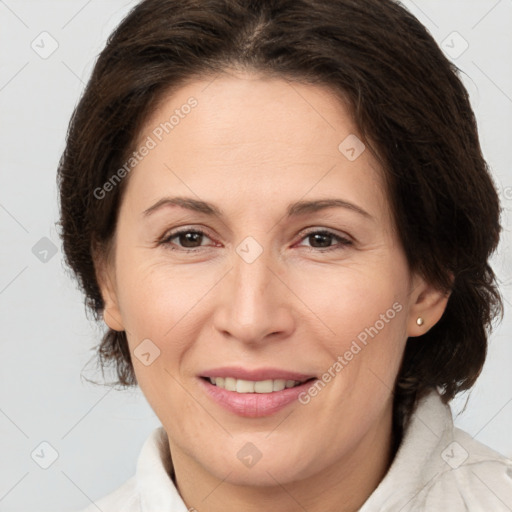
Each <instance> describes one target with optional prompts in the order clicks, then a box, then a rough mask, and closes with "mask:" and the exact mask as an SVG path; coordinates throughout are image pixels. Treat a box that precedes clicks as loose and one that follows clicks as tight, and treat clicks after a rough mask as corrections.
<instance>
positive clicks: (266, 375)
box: [201, 366, 315, 381]
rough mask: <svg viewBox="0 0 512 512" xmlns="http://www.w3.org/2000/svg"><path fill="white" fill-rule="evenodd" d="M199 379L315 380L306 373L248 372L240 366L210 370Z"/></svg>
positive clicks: (275, 370)
mask: <svg viewBox="0 0 512 512" xmlns="http://www.w3.org/2000/svg"><path fill="white" fill-rule="evenodd" d="M201 377H233V378H235V379H241V380H252V381H261V380H277V379H283V380H296V381H305V380H308V379H311V378H315V376H314V375H310V374H306V373H297V372H291V371H288V370H282V369H280V368H258V369H253V370H249V369H246V368H242V367H241V366H224V367H222V368H212V369H211V370H205V371H204V372H202V373H201Z"/></svg>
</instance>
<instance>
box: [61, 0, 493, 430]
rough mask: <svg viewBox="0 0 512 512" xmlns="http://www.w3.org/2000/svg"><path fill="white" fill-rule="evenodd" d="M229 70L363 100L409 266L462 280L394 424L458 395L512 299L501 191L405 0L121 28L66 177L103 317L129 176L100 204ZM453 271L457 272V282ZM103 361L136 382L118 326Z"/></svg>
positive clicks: (403, 372)
mask: <svg viewBox="0 0 512 512" xmlns="http://www.w3.org/2000/svg"><path fill="white" fill-rule="evenodd" d="M228 68H238V69H248V70H254V71H258V72H261V73H264V74H267V75H272V76H276V77H282V78H286V79H289V80H297V81H302V82H305V83H313V84H315V83H317V84H322V85H327V86H329V87H330V88H331V90H333V91H334V92H335V93H337V94H338V95H339V97H340V100H342V101H344V102H345V103H346V104H347V105H348V106H349V107H350V109H351V111H352V112H353V115H354V119H355V121H356V123H357V125H358V128H359V130H360V134H361V137H362V138H363V140H364V141H365V143H366V144H367V145H368V146H369V147H371V148H372V151H374V153H375V154H376V155H378V157H379V159H380V161H381V163H382V165H383V168H384V170H385V179H386V183H387V186H388V196H389V200H390V204H391V208H392V211H393V214H394V218H395V222H396V226H397V230H398V233H399V236H400V238H401V241H402V243H403V246H404V249H405V251H406V255H407V259H408V262H409V265H410V268H411V270H412V271H416V272H418V273H419V274H421V275H422V276H424V277H425V278H426V279H427V280H428V281H429V282H431V283H432V284H434V285H435V286H437V287H439V288H440V289H442V290H446V291H448V290H451V296H450V299H449V301H448V304H447V308H446V310H445V313H444V315H443V317H442V318H441V320H440V321H439V322H438V323H437V324H436V325H435V326H434V327H433V328H432V329H430V330H429V331H428V332H427V333H426V334H424V335H423V336H421V337H418V338H411V339H409V340H408V342H407V346H406V350H405V354H404V358H403V363H402V366H401V369H400V372H399V375H398V378H397V383H396V387H395V390H394V391H395V408H394V412H395V427H397V428H398V429H401V427H402V426H403V425H404V424H405V423H404V420H406V419H407V418H408V417H409V416H410V413H411V412H412V411H413V409H414V407H415V405H416V403H417V401H418V400H419V398H421V397H422V396H424V395H425V394H426V393H427V391H429V390H430V389H432V388H433V387H438V388H439V389H440V390H442V393H443V397H444V400H445V401H448V400H450V399H451V398H453V396H454V395H455V394H456V393H457V392H459V391H461V390H465V389H468V388H470V387H471V386H472V385H473V384H474V382H475V380H476V378H477V377H478V375H479V374H480V371H481V369H482V366H483V363H484V360H485V356H486V350H487V336H488V332H489V329H490V327H491V323H492V320H493V319H494V318H495V317H496V316H497V315H498V314H499V313H502V302H501V297H500V294H499V292H498V289H497V286H496V282H495V276H494V273H493V271H492V269H491V267H490V266H489V264H488V259H489V257H490V255H491V254H492V253H493V251H494V250H495V249H496V247H497V244H498V240H499V233H500V225H499V215H500V207H499V200H498V195H497V193H496V190H495V187H494V184H493V182H492V179H491V177H490V173H489V170H488V167H487V164H486V162H485V161H484V159H483V157H482V153H481V149H480V144H479V140H478V133H477V126H476V122H475V118H474V114H473V111H472V109H471V105H470V102H469V97H468V94H467V91H466V90H465V88H464V86H463V84H462V83H461V81H460V79H459V77H458V69H457V68H456V67H455V66H454V65H453V64H452V63H451V62H450V61H449V60H448V59H447V58H446V57H445V56H444V55H443V53H442V52H441V50H440V49H439V47H438V46H437V44H436V43H435V41H434V39H433V38H432V37H431V36H430V34H429V33H428V32H427V30H426V29H425V27H423V26H422V25H421V23H420V22H419V21H418V20H417V19H416V18H414V16H412V15H411V14H410V13H409V12H408V11H407V10H405V8H403V7H402V6H401V5H399V4H398V3H395V2H394V1H392V0H179V1H178V0H145V1H143V2H141V3H140V4H139V5H137V6H136V7H135V8H134V9H133V10H132V11H131V12H130V13H129V14H128V16H127V17H126V18H125V19H124V21H123V22H122V23H121V24H120V25H119V27H118V28H117V29H116V30H115V32H114V33H113V34H112V35H111V36H110V37H109V39H108V42H107V45H106V47H105V49H104V50H103V51H102V53H101V54H100V56H99V58H98V61H97V63H96V65H95V68H94V71H93V73H92V76H91V78H90V80H89V82H88V84H87V87H86V90H85V92H84V94H83V97H82V98H81V100H80V102H79V104H78V106H77V107H76V109H75V111H74V113H73V116H72V119H71V121H70V125H69V131H68V136H67V145H66V148H65V151H64V153H63V155H62V158H61V161H60V165H59V171H58V178H59V186H60V200H61V228H62V230H61V236H62V239H63V246H64V253H65V257H66V261H67V263H68V265H69V266H70V267H71V268H72V269H73V271H74V272H75V274H76V276H77V278H78V280H79V283H80V285H81V287H82V289H83V291H84V292H85V295H86V303H87V305H88V306H89V307H90V308H91V310H92V311H93V312H94V314H95V317H96V319H99V318H100V317H101V313H102V310H103V307H104V303H103V300H102V296H101V294H100V290H99V287H98V282H97V279H96V275H95V265H94V254H93V247H94V246H96V245H98V246H99V247H103V248H106V249H105V250H107V249H108V245H109V242H110V241H111V240H112V236H113V234H114V232H115V227H116V219H117V212H118V210H119V205H120V201H121V198H122V194H123V190H124V188H125V185H126V181H127V179H128V177H126V178H124V179H123V180H122V181H121V182H120V183H119V185H118V186H116V187H113V189H112V190H111V191H110V192H108V194H105V197H103V198H101V199H97V198H96V197H97V194H96V193H95V191H97V190H98V189H99V188H101V187H102V186H103V184H104V183H105V182H107V181H108V180H109V179H111V178H112V176H113V175H114V174H115V173H116V171H117V170H118V169H119V168H120V167H121V166H122V165H123V162H125V160H126V157H127V155H129V154H130V152H131V151H133V149H134V144H135V143H136V141H137V137H138V135H139V133H140V129H141V127H142V125H143V123H144V122H145V120H147V118H148V116H149V115H150V113H151V112H152V110H153V109H154V108H155V106H156V104H157V102H158V101H159V100H161V99H162V98H163V96H164V94H167V93H168V92H169V91H172V90H175V89H176V88H178V87H180V85H183V84H184V83H185V82H186V81H190V80H193V79H195V78H199V77H204V76H206V75H213V74H215V73H222V72H223V71H225V70H226V69H228ZM452 278H453V281H452ZM99 361H100V362H101V364H102V368H103V367H105V366H108V365H109V364H112V363H113V364H114V367H115V369H116V371H117V384H119V385H122V386H129V385H133V384H136V379H135V375H134V371H133V366H132V362H131V357H130V352H129V349H128V343H127V339H126V333H124V332H116V331H112V330H108V331H107V332H106V333H105V335H104V337H103V340H102V342H101V344H100V345H99Z"/></svg>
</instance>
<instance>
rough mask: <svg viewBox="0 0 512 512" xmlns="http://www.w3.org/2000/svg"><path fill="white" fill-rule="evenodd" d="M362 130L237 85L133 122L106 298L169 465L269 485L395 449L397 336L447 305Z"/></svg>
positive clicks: (280, 85)
mask: <svg viewBox="0 0 512 512" xmlns="http://www.w3.org/2000/svg"><path fill="white" fill-rule="evenodd" d="M173 116H174V117H173ZM356 133H357V130H356V127H355V125H354V124H353V122H352V120H351V117H350V115H349V113H348V111H347V110H346V109H345V108H344V107H343V105H342V104H341V103H340V102H338V101H337V100H336V99H335V97H334V96H333V95H332V94H330V92H329V91H328V90H327V89H325V88H321V87H319V86H313V85H305V84H298V83H288V82H287V81H285V80H281V79H264V78H261V77H258V76H256V75H249V74H240V75H236V76H235V75H228V74H226V75H223V76H219V77H217V78H216V79H215V80H213V81H197V82H194V83H191V84H189V85H187V86H184V87H183V88H182V89H180V90H179V91H178V92H176V93H174V94H173V95H172V96H171V97H169V98H167V99H166V100H165V101H164V102H163V103H162V104H161V106H160V107H159V108H158V110H156V111H155V112H154V113H153V115H152V116H151V118H150V119H149V120H148V122H147V124H146V125H145V128H144V130H143V132H142V133H141V136H140V139H139V142H138V145H137V147H136V150H137V155H134V158H135V159H136V160H133V161H132V162H131V164H134V163H136V166H135V167H134V169H133V170H131V171H130V175H129V181H128V183H127V188H126V190H125V193H124V196H123V202H122V205H121V209H120V215H119V222H118V225H117V231H116V237H115V245H114V247H113V251H114V253H113V255H114V258H113V266H112V267H109V269H108V270H109V271H108V272H107V273H106V274H105V275H107V276H109V279H103V278H102V290H103V294H104V297H106V304H107V305H106V310H105V320H106V322H107V323H108V324H109V325H110V326H111V327H112V328H114V329H124V330H126V332H127V336H128V341H129V345H130V350H131V353H132V360H133V364H134V368H135V373H136V376H137V380H138V382H139V385H140V387H141V389H142V391H143V392H144V394H145V396H146V397H147V399H148V401H149V403H150V405H151V406H152V408H153V409H154V411H155V412H156V414H157V415H158V417H159V419H160V420H161V422H162V424H163V426H164V428H165V430H166V431H167V433H168V435H169V439H170V443H171V453H172V455H173V458H174V459H175V460H176V461H181V462H183V463H184V461H188V462H187V464H189V467H196V468H200V469H201V470H204V471H206V472H207V473H209V474H211V475H213V476H214V477H216V478H218V479H224V478H226V475H227V474H228V473H229V476H228V477H227V480H228V481H231V482H233V483H238V484H251V485H275V484H276V480H278V481H279V482H280V483H282V484H284V483H286V482H291V481H295V480H299V479H302V478H306V477H308V476H311V475H314V474H317V473H319V472H322V471H325V470H327V469H328V468H330V467H335V465H337V464H338V463H340V462H341V461H345V462H347V464H348V465H347V466H346V467H350V465H351V464H350V462H352V463H354V464H355V463H358V464H359V463H360V462H361V460H363V459H364V457H366V460H371V457H372V453H374V452H375V450H376V449H377V447H382V446H383V445H389V441H390V432H391V411H392V390H393V386H394V382H395V377H396V375H397V373H398V370H399V365H400V361H401V356H402V353H403V350H404V346H405V343H406V340H407V337H408V336H417V335H420V334H423V333H424V332H425V330H426V328H428V327H430V326H431V325H432V324H433V323H435V321H437V319H438V318H439V317H440V315H441V314H442V310H443V309H444V302H443V300H442V299H440V298H439V297H438V296H437V295H435V293H436V292H434V291H432V290H431V289H430V288H429V287H428V286H427V284H426V283H425V282H424V281H423V280H421V279H420V278H419V277H417V276H415V275H411V274H410V273H409V269H408V265H407V261H406V258H405V255H404V252H403V249H402V247H401V245H400V243H399V239H398V236H397V233H396V232H395V230H394V227H393V222H392V218H391V214H390V207H389V202H388V199H387V197H386V193H385V188H384V182H383V177H382V171H381V169H380V168H379V165H378V163H377V161H376V160H375V159H374V158H373V157H372V155H371V154H370V151H369V149H365V148H364V146H363V145H362V143H361V142H360V141H359V139H357V137H356V135H355V134H356ZM143 146H144V147H145V148H146V149H145V150H144V149H141V148H142V147H143ZM127 168H129V167H127ZM125 179H127V178H125ZM177 198H178V199H179V201H177V200H176V199H177ZM99 200H100V199H99ZM328 202H332V203H334V202H336V204H332V203H328ZM329 204H330V206H328V207H325V206H326V205H329ZM178 230H179V231H180V232H181V234H177V231H178ZM436 308H437V309H436ZM418 316H422V317H423V318H424V319H425V325H424V326H423V327H419V326H417V325H416V319H417V317H418ZM210 377H216V378H219V379H218V382H217V381H215V382H216V383H217V384H219V385H218V386H217V385H214V384H212V383H211V381H210V380H209V378H210ZM306 379H313V380H309V381H308V382H306V383H304V384H300V385H299V386H298V387H293V388H292V387H289V386H292V385H294V384H296V383H297V382H302V381H304V380H306ZM314 379H316V380H314ZM255 382H257V384H255ZM287 386H288V387H287ZM226 387H227V389H226ZM283 387H284V389H282V388H283ZM233 388H235V390H233ZM271 390H272V391H271ZM239 391H240V392H239ZM198 470H199V469H198Z"/></svg>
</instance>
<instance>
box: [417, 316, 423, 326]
mask: <svg viewBox="0 0 512 512" xmlns="http://www.w3.org/2000/svg"><path fill="white" fill-rule="evenodd" d="M416 323H417V324H418V325H423V318H421V316H419V317H418V318H417V319H416Z"/></svg>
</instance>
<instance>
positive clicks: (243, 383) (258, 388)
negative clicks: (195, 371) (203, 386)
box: [202, 377, 315, 394]
mask: <svg viewBox="0 0 512 512" xmlns="http://www.w3.org/2000/svg"><path fill="white" fill-rule="evenodd" d="M202 378H203V379H204V380H206V381H208V382H210V384H213V385H214V386H216V387H218V388H221V389H225V390H227V391H234V392H236V393H241V394H244V393H275V392H277V391H282V390H283V389H289V388H294V387H297V386H301V385H302V384H304V383H306V382H309V381H311V380H315V377H311V378H310V379H305V380H302V381H298V380H284V379H267V380H258V381H253V380H243V379H235V378H233V377H202Z"/></svg>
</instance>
